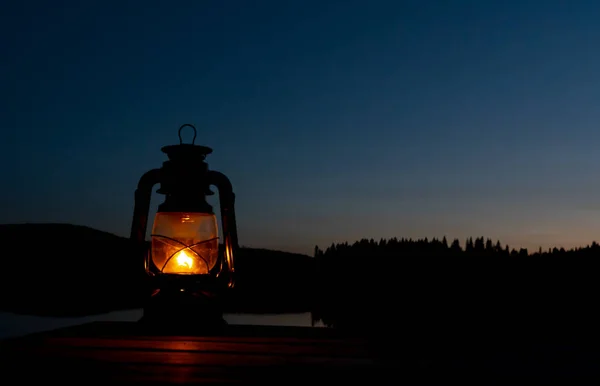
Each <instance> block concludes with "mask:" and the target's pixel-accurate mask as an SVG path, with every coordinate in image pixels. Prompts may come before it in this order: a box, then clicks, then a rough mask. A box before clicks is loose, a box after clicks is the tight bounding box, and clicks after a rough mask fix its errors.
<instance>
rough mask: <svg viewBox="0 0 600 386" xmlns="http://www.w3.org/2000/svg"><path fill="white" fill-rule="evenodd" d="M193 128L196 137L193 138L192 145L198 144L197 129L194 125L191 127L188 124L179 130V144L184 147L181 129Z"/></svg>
mask: <svg viewBox="0 0 600 386" xmlns="http://www.w3.org/2000/svg"><path fill="white" fill-rule="evenodd" d="M186 126H188V127H191V128H192V129H193V130H194V137H193V138H192V145H193V144H194V142H196V134H197V132H196V127H195V126H194V125H191V124H189V123H186V124H185V125H181V127H180V128H179V144H180V145H183V140H182V139H181V129H183V128H184V127H186Z"/></svg>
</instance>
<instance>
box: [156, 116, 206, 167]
mask: <svg viewBox="0 0 600 386" xmlns="http://www.w3.org/2000/svg"><path fill="white" fill-rule="evenodd" d="M184 127H190V128H192V130H194V136H193V138H192V143H183V139H182V138H181V130H182V129H183V128H184ZM196 134H197V132H196V127H195V126H194V125H191V124H189V123H186V124H185V125H181V127H180V128H179V145H169V146H164V147H163V148H162V149H161V150H162V151H163V153H165V154H167V156H168V157H169V159H171V160H174V159H181V160H203V159H204V158H205V157H206V156H207V155H209V154H210V153H212V149H211V148H210V147H207V146H201V145H195V144H194V142H195V141H196Z"/></svg>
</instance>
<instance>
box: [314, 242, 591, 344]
mask: <svg viewBox="0 0 600 386" xmlns="http://www.w3.org/2000/svg"><path fill="white" fill-rule="evenodd" d="M599 257H600V245H598V243H596V242H593V243H592V244H591V245H588V246H585V247H578V248H573V249H569V250H565V249H564V248H551V249H548V250H542V249H541V248H540V249H538V250H537V251H535V252H529V251H528V250H527V249H525V248H520V249H519V250H517V249H514V248H513V249H511V248H510V247H509V246H508V245H502V244H501V243H500V241H496V242H494V241H492V239H489V238H484V237H477V238H475V239H473V238H468V239H467V240H466V241H465V242H464V245H461V243H460V241H459V240H458V239H454V240H453V241H452V242H451V243H449V242H448V241H447V239H446V237H444V238H442V239H441V240H440V239H437V238H433V239H427V238H424V239H417V240H413V239H404V238H402V239H398V238H392V239H381V240H379V241H375V240H373V239H370V240H369V239H362V240H360V241H356V242H354V243H352V244H349V243H348V242H345V243H337V244H335V243H334V244H332V245H331V246H329V247H328V248H326V249H325V250H322V249H321V248H319V247H318V246H316V247H315V251H314V259H315V265H316V273H317V275H316V284H315V285H314V287H313V288H314V291H315V296H314V299H315V305H314V307H313V319H314V321H317V322H319V321H320V322H322V323H324V324H325V325H326V326H329V327H334V328H337V329H340V330H346V331H353V332H357V331H358V332H365V333H383V334H390V333H392V332H393V333H395V334H401V335H403V336H408V335H410V336H412V337H417V336H420V337H425V336H427V337H429V338H431V337H432V336H444V335H445V336H449V335H453V334H454V335H455V334H465V335H464V336H466V335H469V336H471V337H474V336H477V335H478V334H479V335H481V334H485V336H488V337H489V336H495V337H496V338H497V339H509V338H510V339H536V338H541V337H543V336H547V335H548V334H550V335H552V336H554V337H556V338H557V339H558V338H559V337H561V338H564V339H571V338H573V337H575V336H576V335H578V334H579V335H580V334H585V335H586V337H587V338H591V336H592V335H595V334H596V330H597V328H596V325H597V323H598V322H599V321H600V320H598V319H599V318H598V317H597V316H596V314H597V312H596V310H595V308H596V303H597V297H598V293H599V291H598V290H599V289H600V286H599V285H598V279H597V277H598V273H599V272H600V270H599V268H600V259H599Z"/></svg>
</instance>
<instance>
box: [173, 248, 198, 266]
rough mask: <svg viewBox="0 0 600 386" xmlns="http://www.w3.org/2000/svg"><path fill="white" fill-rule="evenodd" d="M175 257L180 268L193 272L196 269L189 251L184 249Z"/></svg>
mask: <svg viewBox="0 0 600 386" xmlns="http://www.w3.org/2000/svg"><path fill="white" fill-rule="evenodd" d="M174 257H175V263H176V264H177V265H178V266H179V268H184V269H186V270H192V268H193V267H194V258H193V257H192V256H190V254H189V253H188V251H187V250H185V249H182V250H181V251H179V252H177V254H176V255H175V256H174Z"/></svg>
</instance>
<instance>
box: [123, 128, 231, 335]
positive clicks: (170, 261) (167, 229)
mask: <svg viewBox="0 0 600 386" xmlns="http://www.w3.org/2000/svg"><path fill="white" fill-rule="evenodd" d="M186 127H189V128H191V129H193V131H194V136H193V139H192V143H191V144H184V143H183V141H182V138H181V131H182V129H184V128H186ZM196 135H197V132H196V128H195V127H194V126H193V125H190V124H185V125H183V126H181V127H180V128H179V145H171V146H165V147H163V148H162V151H163V152H164V153H165V154H166V155H167V157H168V160H167V161H165V162H164V163H163V165H162V167H161V168H160V169H153V170H150V171H148V172H146V173H145V174H144V175H143V176H142V177H141V178H140V181H139V183H138V187H137V190H136V192H135V209H134V214H133V222H132V226H131V238H132V239H134V240H136V241H137V242H139V243H140V244H143V245H146V241H145V236H146V229H147V222H148V212H149V210H150V200H151V195H152V188H153V187H154V186H155V185H157V184H160V188H159V189H158V191H157V193H159V194H163V195H165V201H164V202H163V203H162V204H160V205H159V206H158V210H157V212H156V215H155V217H154V224H153V226H152V233H151V237H152V240H151V245H150V247H149V248H147V249H146V251H147V252H146V253H145V270H146V273H147V275H148V278H149V282H150V286H151V291H150V293H149V296H148V298H147V303H146V304H145V306H144V317H143V318H142V321H144V322H148V323H154V324H157V325H160V326H163V327H165V326H188V327H189V326H197V327H201V326H205V327H208V326H217V325H222V324H223V323H225V322H224V321H223V317H222V311H221V309H222V307H221V303H220V299H221V297H222V295H223V294H224V292H226V291H227V290H228V289H231V288H233V286H234V255H235V251H236V250H237V247H238V245H237V230H236V223H235V211H234V201H235V196H234V194H233V190H232V186H231V183H230V181H229V179H228V178H227V177H226V176H225V175H224V174H222V173H219V172H216V171H213V170H209V168H208V164H207V163H206V162H205V158H206V156H207V155H209V154H210V153H212V149H211V148H209V147H206V146H200V145H195V144H194V142H195V140H196ZM211 185H213V186H215V187H216V188H217V189H218V192H219V203H220V207H221V228H222V231H223V237H222V239H223V243H222V247H220V244H219V235H218V231H219V227H218V224H217V218H216V216H215V214H214V212H213V209H212V206H211V205H210V204H209V203H208V202H207V201H206V196H208V195H212V194H214V193H213V192H212V191H211V190H210V186H211Z"/></svg>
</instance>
